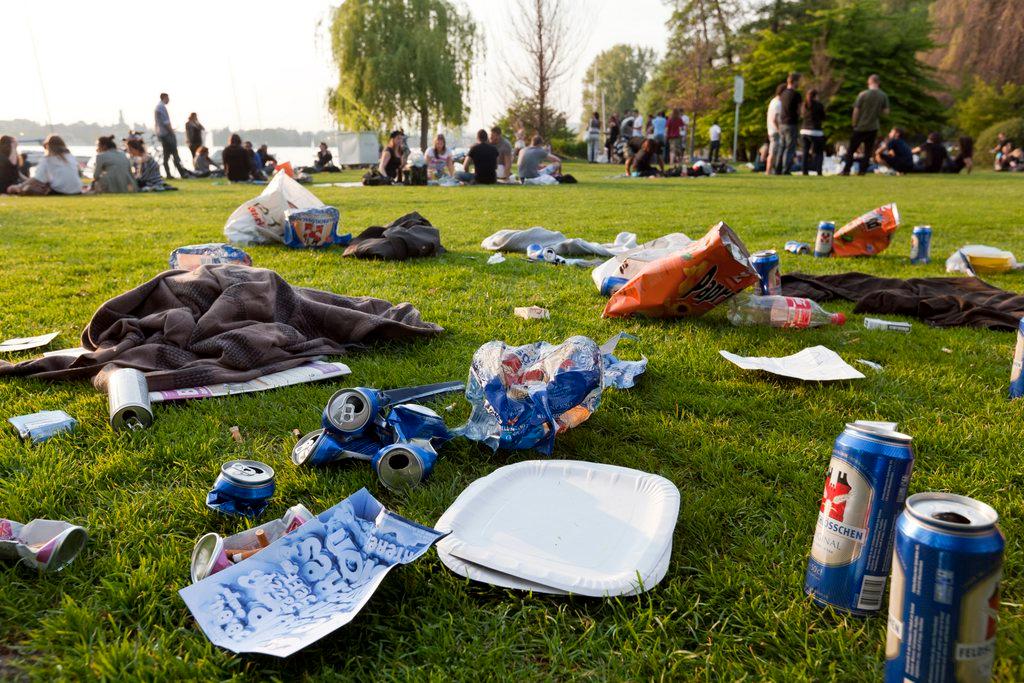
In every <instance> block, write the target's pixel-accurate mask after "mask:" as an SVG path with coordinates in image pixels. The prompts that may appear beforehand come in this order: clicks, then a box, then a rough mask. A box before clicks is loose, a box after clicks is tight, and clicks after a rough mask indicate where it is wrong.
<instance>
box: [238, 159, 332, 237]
mask: <svg viewBox="0 0 1024 683" xmlns="http://www.w3.org/2000/svg"><path fill="white" fill-rule="evenodd" d="M321 206H324V203H323V202H322V201H320V200H319V199H317V197H316V195H314V194H313V193H312V192H310V191H309V190H307V189H306V188H304V187H302V185H300V184H299V183H298V182H296V181H295V180H294V179H292V178H290V177H288V175H286V174H284V173H278V174H276V175H275V176H274V178H273V180H271V181H270V182H269V183H268V184H267V186H266V187H265V188H263V192H261V193H260V195H259V196H258V197H254V198H252V199H250V200H249V201H247V202H245V203H244V204H242V205H241V206H239V207H238V208H237V209H235V210H234V211H233V212H232V213H231V215H230V216H229V217H228V220H227V223H225V224H224V235H225V237H227V238H228V241H229V242H236V243H241V244H250V243H256V244H261V243H267V242H283V241H284V231H285V223H286V220H285V211H286V210H288V209H315V208H318V207H321Z"/></svg>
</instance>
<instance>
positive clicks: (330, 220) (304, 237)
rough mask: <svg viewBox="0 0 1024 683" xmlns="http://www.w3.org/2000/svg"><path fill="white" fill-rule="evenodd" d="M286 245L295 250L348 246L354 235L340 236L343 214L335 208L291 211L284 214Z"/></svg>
mask: <svg viewBox="0 0 1024 683" xmlns="http://www.w3.org/2000/svg"><path fill="white" fill-rule="evenodd" d="M284 219H285V223H284V243H285V245H287V246H289V247H293V248H301V247H330V246H332V245H335V244H337V245H342V246H344V245H346V244H348V243H349V242H351V241H352V234H351V233H348V234H345V235H339V234H338V221H339V220H340V219H341V214H340V213H339V212H338V210H337V209H336V208H334V207H333V206H320V207H317V208H313V209H289V210H287V211H285V212H284Z"/></svg>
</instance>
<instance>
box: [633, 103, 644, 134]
mask: <svg viewBox="0 0 1024 683" xmlns="http://www.w3.org/2000/svg"><path fill="white" fill-rule="evenodd" d="M646 135H647V132H646V131H645V130H644V117H643V114H641V113H640V112H638V111H637V110H636V109H634V110H633V137H635V138H643V137H646Z"/></svg>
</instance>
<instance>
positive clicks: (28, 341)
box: [0, 332, 60, 353]
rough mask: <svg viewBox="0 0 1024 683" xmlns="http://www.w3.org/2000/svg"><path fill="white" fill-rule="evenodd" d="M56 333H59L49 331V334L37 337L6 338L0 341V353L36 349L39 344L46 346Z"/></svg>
mask: <svg viewBox="0 0 1024 683" xmlns="http://www.w3.org/2000/svg"><path fill="white" fill-rule="evenodd" d="M58 334H60V333H59V332H50V333H49V334H41V335H39V336H38V337H18V338H17V339H8V340H7V341H2V342H0V353H9V352H13V351H28V350H29V349H37V348H39V347H40V346H46V345H47V344H49V343H50V342H52V341H53V340H54V339H55V338H56V337H57V335H58Z"/></svg>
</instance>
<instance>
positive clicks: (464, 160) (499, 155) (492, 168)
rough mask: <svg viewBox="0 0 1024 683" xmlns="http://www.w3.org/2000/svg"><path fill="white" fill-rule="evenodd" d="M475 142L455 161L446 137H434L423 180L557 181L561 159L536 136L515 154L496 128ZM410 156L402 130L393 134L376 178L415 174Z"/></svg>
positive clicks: (425, 159) (486, 182)
mask: <svg viewBox="0 0 1024 683" xmlns="http://www.w3.org/2000/svg"><path fill="white" fill-rule="evenodd" d="M476 140H477V141H476V143H475V144H474V145H473V146H472V147H470V148H469V150H468V151H466V152H465V154H464V155H459V158H456V155H455V153H454V152H453V151H452V150H451V149H450V148H449V147H448V141H447V140H446V139H445V136H444V135H440V134H439V135H438V136H437V137H435V138H434V144H433V145H431V147H430V148H429V149H427V151H426V153H425V154H424V155H423V163H424V165H425V169H426V178H425V179H426V180H428V181H437V182H439V183H441V184H445V183H451V184H456V183H466V184H474V185H494V184H496V183H513V182H523V181H526V180H533V179H536V178H539V177H541V176H552V177H556V178H557V177H559V175H560V173H561V168H562V161H561V159H559V158H558V157H557V156H555V155H554V154H552V153H551V148H550V147H549V146H546V145H545V144H544V139H543V138H541V137H540V136H539V135H538V136H534V137H533V140H532V142H531V144H529V145H522V146H520V145H516V147H519V150H518V154H516V153H515V148H514V147H513V145H512V143H511V142H509V141H508V140H507V139H506V138H505V137H504V136H503V135H502V133H501V128H500V127H499V126H494V127H493V128H491V130H490V132H488V131H486V130H483V129H481V130H479V131H477V134H476ZM412 156H413V154H412V152H411V151H410V149H409V146H408V143H407V140H406V136H405V133H404V131H401V130H396V131H392V132H391V134H390V135H389V136H388V142H387V144H386V145H385V146H384V148H383V149H382V150H381V153H380V161H379V162H378V164H377V168H376V169H375V170H376V176H377V177H379V178H381V179H386V180H385V182H391V183H402V182H404V181H405V179H406V175H408V174H411V173H414V172H415V171H414V169H415V167H416V165H417V164H416V162H413V161H411V160H410V159H411V157H412ZM513 163H514V164H515V171H514V172H513ZM460 165H461V167H460Z"/></svg>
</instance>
